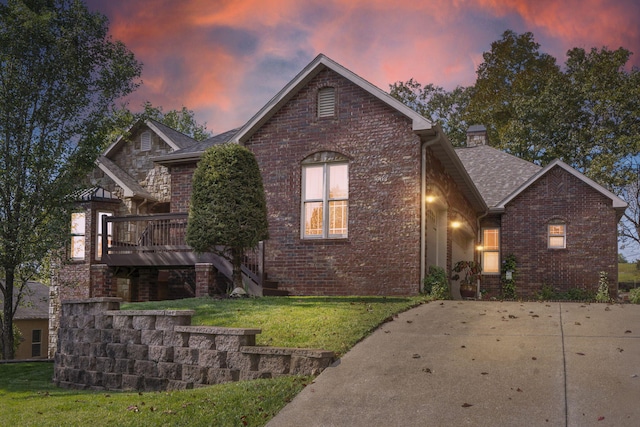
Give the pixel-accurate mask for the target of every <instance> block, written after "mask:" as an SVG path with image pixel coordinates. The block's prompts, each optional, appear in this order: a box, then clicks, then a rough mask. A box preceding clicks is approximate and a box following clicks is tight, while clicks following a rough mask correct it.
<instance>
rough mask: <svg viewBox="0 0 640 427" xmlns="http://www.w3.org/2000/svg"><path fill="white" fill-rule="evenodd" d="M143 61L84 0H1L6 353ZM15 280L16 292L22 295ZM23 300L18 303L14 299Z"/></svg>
mask: <svg viewBox="0 0 640 427" xmlns="http://www.w3.org/2000/svg"><path fill="white" fill-rule="evenodd" d="M140 71H141V66H140V64H139V63H138V62H137V61H136V60H135V58H134V56H133V54H132V53H131V52H130V51H129V50H127V48H126V47H125V46H124V45H123V44H122V43H120V42H117V41H113V40H112V39H111V38H110V37H109V36H108V23H107V19H106V17H104V16H103V15H100V14H98V13H92V12H89V11H88V10H87V8H86V6H85V5H84V4H83V3H82V2H81V1H79V0H8V1H7V2H6V4H0V276H1V279H2V280H0V290H1V291H2V296H3V299H4V307H3V316H2V318H1V319H0V323H1V327H2V328H1V329H2V342H3V345H2V352H3V354H2V356H3V358H5V359H11V358H13V345H14V342H13V333H12V330H13V316H14V314H15V309H16V307H17V303H19V300H20V296H21V294H22V290H23V289H24V286H23V285H24V284H25V283H26V282H27V280H29V278H31V277H34V275H35V274H37V273H38V271H39V270H41V268H42V266H41V264H40V263H41V260H42V259H43V258H45V255H46V254H47V252H48V251H50V250H51V249H52V248H58V247H61V246H63V245H64V243H65V242H66V240H67V236H68V230H69V222H68V221H69V208H70V207H71V203H72V200H71V197H69V195H70V194H73V193H74V192H75V191H77V190H79V189H80V186H81V185H82V183H83V182H84V178H85V176H86V175H87V174H88V173H89V172H90V171H91V170H92V169H93V168H94V166H95V164H94V162H95V160H96V158H97V157H98V155H99V154H100V152H101V151H102V150H103V149H104V142H105V140H106V138H107V136H108V135H109V133H110V132H111V126H112V124H113V122H112V119H113V116H112V115H111V113H112V112H113V109H114V107H115V101H116V100H117V99H118V98H120V97H122V96H125V95H127V94H129V93H131V92H132V91H133V90H134V89H135V88H136V87H137V85H138V78H139V76H140ZM14 287H15V288H16V289H15V290H16V297H15V298H14ZM14 300H15V303H14Z"/></svg>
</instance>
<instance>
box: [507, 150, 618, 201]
mask: <svg viewBox="0 0 640 427" xmlns="http://www.w3.org/2000/svg"><path fill="white" fill-rule="evenodd" d="M555 167H560V168H562V169H564V170H565V171H567V172H568V173H570V174H571V175H573V176H574V177H576V178H578V179H579V180H580V181H582V182H584V183H585V184H587V185H588V186H590V187H591V188H593V189H594V190H596V191H598V192H599V193H601V194H602V195H603V196H605V197H607V198H609V199H611V204H612V206H613V208H614V209H616V210H617V211H619V212H622V211H624V210H625V209H626V208H627V202H625V201H624V200H622V199H621V198H620V197H618V196H616V195H615V194H613V193H612V192H611V191H609V190H607V189H606V188H604V187H603V186H601V185H600V184H598V183H597V182H595V181H593V180H592V179H590V178H588V177H586V176H585V175H583V174H581V173H580V172H578V171H577V170H575V169H574V168H572V167H571V166H569V165H568V164H566V163H564V162H563V161H561V160H558V159H556V160H554V161H552V162H551V163H549V164H548V165H547V166H545V167H544V168H542V169H541V170H540V171H539V172H538V173H537V174H535V175H534V176H532V177H531V178H529V179H528V180H527V181H526V182H525V183H523V184H522V185H520V186H519V187H518V188H517V189H516V190H515V191H513V192H512V193H511V194H509V195H508V196H507V197H506V198H505V199H504V200H502V201H501V202H500V203H499V204H498V205H497V206H496V207H497V208H499V209H504V207H505V206H506V205H507V203H509V202H510V201H511V200H513V199H514V198H515V197H517V196H518V195H519V194H521V193H522V192H523V191H524V190H526V189H527V188H529V186H531V185H532V184H533V183H534V182H536V181H537V180H539V179H540V178H541V177H543V176H544V175H546V174H547V173H548V172H549V171H550V170H551V169H553V168H555Z"/></svg>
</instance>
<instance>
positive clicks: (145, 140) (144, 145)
mask: <svg viewBox="0 0 640 427" xmlns="http://www.w3.org/2000/svg"><path fill="white" fill-rule="evenodd" d="M149 150H151V132H142V134H141V135H140V151H149Z"/></svg>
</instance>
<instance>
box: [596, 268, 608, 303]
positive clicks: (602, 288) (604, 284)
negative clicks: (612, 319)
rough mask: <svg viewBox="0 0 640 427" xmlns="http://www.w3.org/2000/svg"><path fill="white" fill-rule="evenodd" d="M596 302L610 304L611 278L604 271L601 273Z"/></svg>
mask: <svg viewBox="0 0 640 427" xmlns="http://www.w3.org/2000/svg"><path fill="white" fill-rule="evenodd" d="M596 301H598V302H609V301H611V296H610V295H609V278H608V277H607V273H606V272H604V271H601V272H600V280H599V281H598V293H597V294H596Z"/></svg>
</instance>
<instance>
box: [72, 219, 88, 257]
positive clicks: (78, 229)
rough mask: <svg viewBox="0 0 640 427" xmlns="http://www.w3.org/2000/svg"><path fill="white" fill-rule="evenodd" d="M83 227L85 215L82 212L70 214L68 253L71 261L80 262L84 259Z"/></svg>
mask: <svg viewBox="0 0 640 427" xmlns="http://www.w3.org/2000/svg"><path fill="white" fill-rule="evenodd" d="M85 226H86V214H85V213H84V212H73V213H72V214H71V248H70V251H69V252H70V258H71V259H72V260H75V261H81V260H83V259H84V249H85V240H84V236H85Z"/></svg>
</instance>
